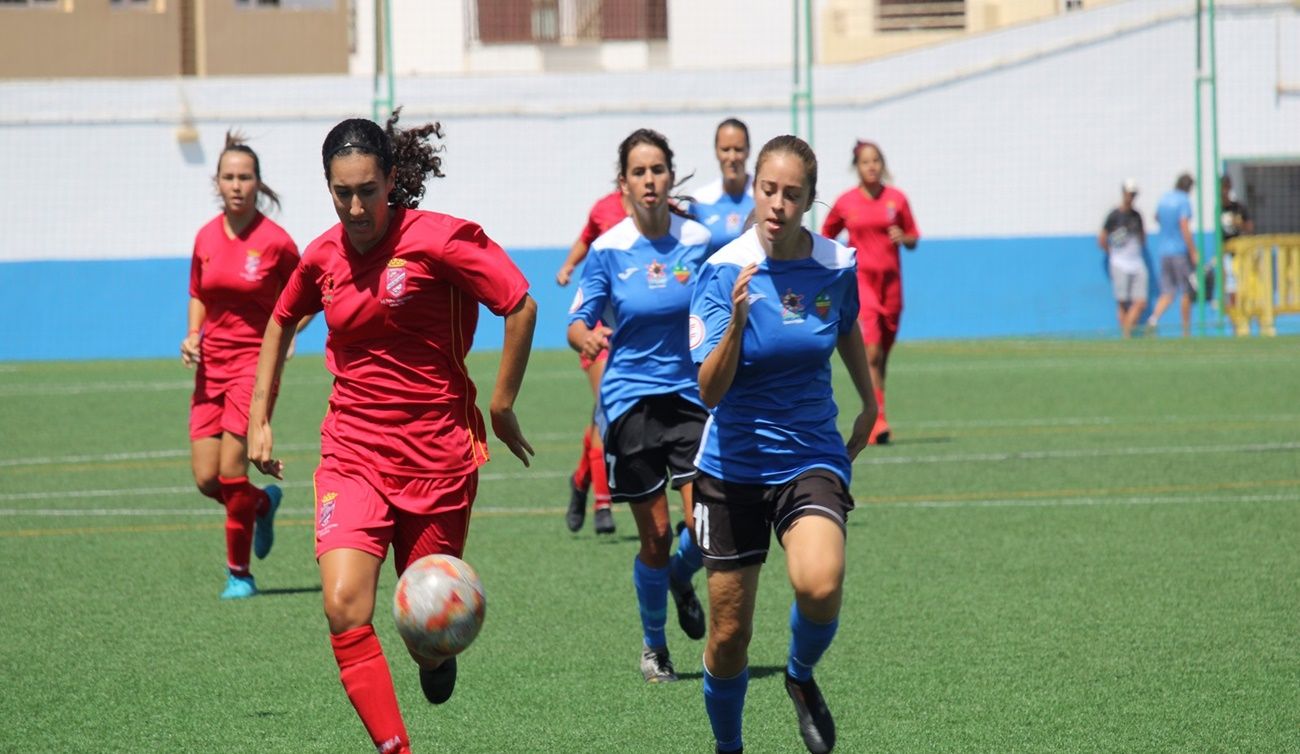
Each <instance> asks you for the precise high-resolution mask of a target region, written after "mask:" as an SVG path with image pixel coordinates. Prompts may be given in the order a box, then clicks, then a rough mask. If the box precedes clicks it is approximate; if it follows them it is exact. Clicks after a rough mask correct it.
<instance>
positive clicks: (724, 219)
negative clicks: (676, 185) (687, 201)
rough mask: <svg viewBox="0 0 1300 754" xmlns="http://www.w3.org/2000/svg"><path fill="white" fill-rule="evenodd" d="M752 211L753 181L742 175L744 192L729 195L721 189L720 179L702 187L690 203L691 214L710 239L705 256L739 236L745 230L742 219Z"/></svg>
mask: <svg viewBox="0 0 1300 754" xmlns="http://www.w3.org/2000/svg"><path fill="white" fill-rule="evenodd" d="M753 209H754V179H753V178H752V177H750V176H745V190H744V191H742V192H740V196H732V195H731V194H728V193H727V192H726V191H724V190H723V189H722V179H721V178H719V179H718V180H716V181H714V182H713V183H709V184H706V185H705V186H703V187H702V188H701V189H700V190H699V191H696V192H695V196H694V198H693V200H692V202H691V214H693V215H695V219H696V220H699V221H700V222H701V223H703V224H704V227H706V228H708V229H709V234H710V235H712V236H713V240H712V241H711V242H710V243H709V253H710V254H711V253H713V252H715V251H717V250H718V249H721V248H722V247H723V246H726V245H727V244H729V243H731V242H732V241H734V240H736V239H737V238H739V237H740V234H741V233H743V232H744V230H745V219H746V218H748V217H749V213H750V212H752V211H753Z"/></svg>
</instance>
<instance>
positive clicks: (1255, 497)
mask: <svg viewBox="0 0 1300 754" xmlns="http://www.w3.org/2000/svg"><path fill="white" fill-rule="evenodd" d="M1279 502H1280V503H1300V491H1297V492H1294V493H1289V494H1288V493H1281V494H1272V495H1259V494H1242V495H1232V494H1224V493H1211V494H1197V493H1191V494H1187V495H1126V496H1120V497H1098V496H1096V495H1084V496H1075V497H1071V496H1062V497H1044V498H987V499H976V500H917V501H909V502H899V503H861V504H859V507H858V511H860V512H861V511H868V510H871V509H875V508H928V509H950V508H1060V507H1070V506H1090V505H1172V504H1191V503H1279ZM561 510H562V508H561V507H559V506H554V507H535V506H533V507H526V508H521V507H506V506H494V505H476V506H474V512H475V513H487V514H492V515H510V514H518V515H528V516H533V515H539V514H547V513H559V512H560V511H561ZM280 514H281V515H287V516H312V515H314V511H313V510H312V509H310V508H282V509H281V510H280ZM0 516H14V517H29V516H30V517H32V518H71V517H87V518H90V517H103V518H108V517H116V518H136V517H143V518H148V517H153V516H156V517H165V516H180V517H198V518H216V517H223V516H225V510H224V509H222V508H220V507H218V506H205V507H201V508H200V507H195V508H175V509H148V508H76V509H61V508H33V509H23V508H0Z"/></svg>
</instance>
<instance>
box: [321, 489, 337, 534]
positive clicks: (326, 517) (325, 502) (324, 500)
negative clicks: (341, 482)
mask: <svg viewBox="0 0 1300 754" xmlns="http://www.w3.org/2000/svg"><path fill="white" fill-rule="evenodd" d="M338 496H339V493H337V492H326V493H325V494H324V495H321V498H320V506H319V510H320V513H319V514H317V516H316V532H317V534H318V535H319V534H324V533H325V532H327V531H329V530H330V529H331V528H333V526H331V524H330V521H331V520H333V518H334V501H335V499H336V498H338Z"/></svg>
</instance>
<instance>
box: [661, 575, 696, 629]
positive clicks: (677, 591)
mask: <svg viewBox="0 0 1300 754" xmlns="http://www.w3.org/2000/svg"><path fill="white" fill-rule="evenodd" d="M668 591H669V592H670V593H671V594H672V595H673V602H675V603H677V625H679V626H681V627H682V633H684V634H686V635H687V636H688V637H690V638H692V639H703V638H704V629H705V625H704V607H703V606H702V605H700V598H699V597H697V596H696V595H695V587H693V586H691V585H690V583H689V582H687V583H685V584H679V583H677V581H676V580H674V579H672V578H669V579H668Z"/></svg>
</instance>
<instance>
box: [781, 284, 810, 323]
mask: <svg viewBox="0 0 1300 754" xmlns="http://www.w3.org/2000/svg"><path fill="white" fill-rule="evenodd" d="M803 319H804V306H803V294H800V293H795V292H794V291H793V290H791V289H789V288H786V289H785V294H784V295H782V296H781V324H783V325H797V324H799V323H800V322H803Z"/></svg>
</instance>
